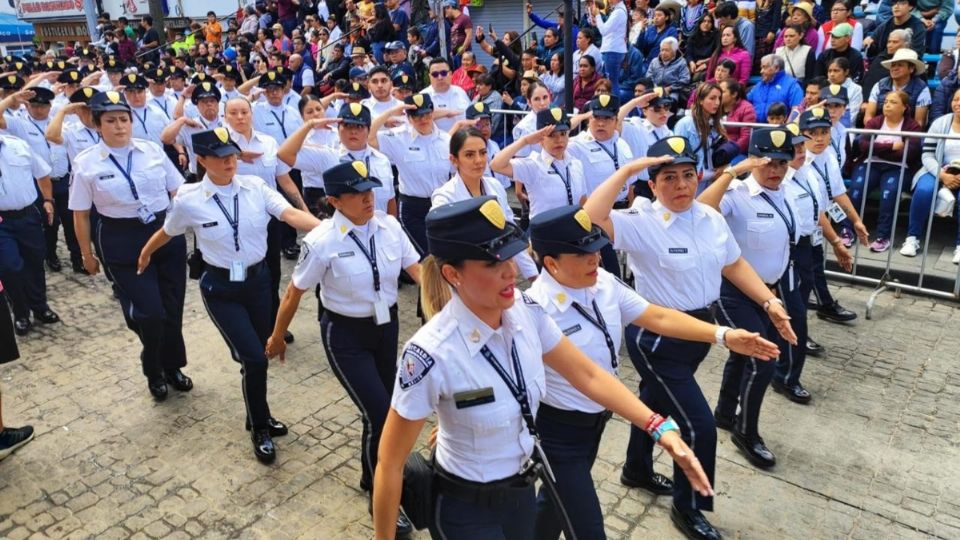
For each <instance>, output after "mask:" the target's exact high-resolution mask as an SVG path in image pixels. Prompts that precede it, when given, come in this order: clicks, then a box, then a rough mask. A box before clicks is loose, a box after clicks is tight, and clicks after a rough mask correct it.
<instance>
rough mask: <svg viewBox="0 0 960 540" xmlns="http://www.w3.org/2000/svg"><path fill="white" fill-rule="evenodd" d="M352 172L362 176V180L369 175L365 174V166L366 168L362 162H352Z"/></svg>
mask: <svg viewBox="0 0 960 540" xmlns="http://www.w3.org/2000/svg"><path fill="white" fill-rule="evenodd" d="M353 170H355V171H357V174H359V175H360V176H362V177H364V178H366V177H367V175H368V174H369V173H368V172H367V166H366V165H365V164H364V163H363V162H362V161H354V162H353Z"/></svg>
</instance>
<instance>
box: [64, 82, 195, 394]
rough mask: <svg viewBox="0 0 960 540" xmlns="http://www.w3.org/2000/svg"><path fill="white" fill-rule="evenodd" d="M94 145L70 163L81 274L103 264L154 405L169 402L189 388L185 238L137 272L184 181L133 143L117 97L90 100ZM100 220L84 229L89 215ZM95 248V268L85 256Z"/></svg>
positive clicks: (157, 155) (151, 151)
mask: <svg viewBox="0 0 960 540" xmlns="http://www.w3.org/2000/svg"><path fill="white" fill-rule="evenodd" d="M89 106H90V110H91V111H92V113H93V122H94V124H95V125H96V126H97V130H98V131H99V132H100V137H101V138H100V142H98V143H97V144H96V145H94V146H92V147H90V148H88V149H86V150H84V151H83V152H81V153H80V155H78V156H77V158H76V159H75V160H74V162H73V164H74V169H73V179H72V183H71V184H70V210H72V211H73V220H74V229H75V231H76V234H77V241H78V242H79V244H80V253H81V256H82V259H83V266H84V268H85V269H86V271H87V273H89V274H90V275H95V274H96V273H97V272H98V271H99V270H100V263H101V262H102V263H103V269H104V272H106V273H107V275H108V277H109V278H110V279H111V280H112V281H113V284H114V286H115V291H116V293H117V294H118V296H119V298H120V305H121V308H122V312H123V315H124V318H125V320H126V322H127V326H128V327H129V328H130V329H131V330H132V331H133V332H134V333H136V334H137V337H138V338H140V342H141V344H142V345H143V350H142V351H141V353H140V363H141V367H142V370H143V374H144V376H145V377H146V378H147V387H148V389H149V390H150V393H151V394H152V395H153V397H154V398H155V399H156V400H158V401H163V400H164V399H166V398H167V393H168V388H167V385H168V384H169V385H170V386H173V387H174V388H175V389H177V390H179V391H181V392H188V391H190V390H191V389H192V388H193V381H191V380H190V378H189V377H187V376H186V375H184V373H183V371H181V370H182V368H183V367H184V366H186V365H187V352H186V347H185V345H184V342H183V301H184V295H185V292H186V280H187V276H186V264H187V251H186V243H185V241H184V239H183V237H179V238H175V239H173V241H171V242H170V243H169V244H167V245H166V246H164V247H163V248H162V249H160V250H159V251H157V253H156V254H155V255H154V257H153V265H152V266H151V268H150V269H149V270H148V271H147V272H145V273H143V274H138V273H137V271H136V266H137V265H136V261H137V258H138V257H139V255H140V249H141V248H142V247H143V245H144V244H146V242H147V240H149V238H150V236H151V235H153V233H154V232H156V231H157V230H158V229H159V228H160V227H161V226H162V224H163V219H164V217H165V215H166V212H167V209H168V208H169V206H170V196H171V195H172V194H174V193H175V192H176V191H177V189H179V188H180V186H181V185H182V184H183V177H182V176H180V173H179V172H178V171H177V169H176V167H174V165H173V163H171V162H170V160H169V159H167V156H166V154H164V153H163V149H162V148H161V147H160V145H158V144H155V143H152V142H150V141H145V140H143V139H137V138H134V137H133V131H134V129H135V127H134V125H133V124H134V119H133V115H132V114H131V111H130V106H129V105H127V102H126V101H125V100H124V99H123V96H122V95H121V94H120V93H119V92H115V91H113V90H110V91H107V92H101V93H99V94H95V95H94V96H93V97H92V98H91V99H90V105H89ZM94 206H96V211H97V214H98V216H99V219H98V221H97V229H96V231H91V228H90V210H91V209H92V208H93V207H94ZM92 238H95V239H96V240H95V241H96V243H97V244H98V253H99V255H100V257H101V258H102V259H101V260H100V261H98V260H97V258H95V257H94V256H93V253H91V250H90V242H91V239H92Z"/></svg>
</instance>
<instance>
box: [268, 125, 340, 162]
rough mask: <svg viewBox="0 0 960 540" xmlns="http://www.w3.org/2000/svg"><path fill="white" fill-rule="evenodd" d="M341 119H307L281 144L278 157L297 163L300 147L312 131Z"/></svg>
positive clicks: (281, 159) (284, 160) (283, 160)
mask: <svg viewBox="0 0 960 540" xmlns="http://www.w3.org/2000/svg"><path fill="white" fill-rule="evenodd" d="M339 121H340V119H339V118H314V119H312V120H307V121H306V122H304V123H303V125H302V126H300V128H299V129H297V130H296V131H294V132H293V135H290V136H289V137H287V140H285V141H283V144H281V145H280V149H279V150H278V151H277V157H278V158H280V161H282V162H284V163H286V164H287V165H289V166H291V167H293V166H294V165H296V163H297V154H298V153H300V149H301V148H303V143H304V142H306V140H307V136H308V135H310V131H312V130H314V129H321V128H325V127H326V126H329V125H331V124H336V123H337V122H339Z"/></svg>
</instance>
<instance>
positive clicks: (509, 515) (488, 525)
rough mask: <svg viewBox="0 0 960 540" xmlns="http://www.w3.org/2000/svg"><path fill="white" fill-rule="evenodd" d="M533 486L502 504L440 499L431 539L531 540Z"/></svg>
mask: <svg viewBox="0 0 960 540" xmlns="http://www.w3.org/2000/svg"><path fill="white" fill-rule="evenodd" d="M535 514H536V497H535V494H534V488H533V486H530V487H529V488H526V489H522V490H521V489H517V490H511V494H510V496H508V497H506V498H505V500H503V501H501V502H500V503H498V504H493V505H482V504H476V503H472V502H467V501H464V500H461V499H458V498H456V497H452V496H448V495H444V494H440V495H437V500H436V505H435V506H434V520H433V523H432V524H431V525H430V537H431V538H438V539H449V540H453V539H456V540H529V539H530V538H533V536H534V515H535Z"/></svg>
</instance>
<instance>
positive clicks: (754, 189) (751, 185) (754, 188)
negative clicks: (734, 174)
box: [743, 174, 763, 197]
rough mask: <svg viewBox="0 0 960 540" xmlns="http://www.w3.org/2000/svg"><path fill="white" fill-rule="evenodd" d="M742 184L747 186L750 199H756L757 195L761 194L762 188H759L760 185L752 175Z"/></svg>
mask: <svg viewBox="0 0 960 540" xmlns="http://www.w3.org/2000/svg"><path fill="white" fill-rule="evenodd" d="M743 183H744V184H746V185H747V189H748V190H749V192H750V196H751V197H756V196H757V195H759V194H761V193H763V188H762V187H760V183H759V182H757V179H756V178H754V177H753V175H752V174H751V175H750V176H748V177H747V179H746V180H744V181H743Z"/></svg>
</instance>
